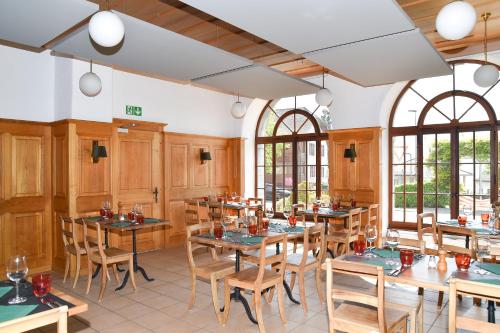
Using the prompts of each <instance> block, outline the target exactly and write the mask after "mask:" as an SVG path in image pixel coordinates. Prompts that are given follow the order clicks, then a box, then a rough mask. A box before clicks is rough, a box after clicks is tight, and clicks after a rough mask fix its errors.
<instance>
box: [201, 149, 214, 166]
mask: <svg viewBox="0 0 500 333" xmlns="http://www.w3.org/2000/svg"><path fill="white" fill-rule="evenodd" d="M200 160H201V164H205V163H207V161H211V160H212V156H211V155H210V152H209V151H205V150H204V149H203V148H202V149H201V151H200Z"/></svg>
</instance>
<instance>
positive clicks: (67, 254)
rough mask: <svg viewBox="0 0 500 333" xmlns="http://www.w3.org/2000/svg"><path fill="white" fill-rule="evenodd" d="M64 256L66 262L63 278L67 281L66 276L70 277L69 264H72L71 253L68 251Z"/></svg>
mask: <svg viewBox="0 0 500 333" xmlns="http://www.w3.org/2000/svg"><path fill="white" fill-rule="evenodd" d="M64 257H65V258H66V263H65V266H64V279H63V283H64V282H66V278H67V277H68V274H69V265H70V262H71V255H70V254H69V253H68V252H66V253H65V254H64Z"/></svg>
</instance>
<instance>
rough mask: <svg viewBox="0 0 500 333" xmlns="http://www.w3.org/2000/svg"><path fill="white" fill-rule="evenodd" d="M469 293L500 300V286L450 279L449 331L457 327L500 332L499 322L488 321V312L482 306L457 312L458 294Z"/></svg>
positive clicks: (487, 332) (468, 329) (454, 330)
mask: <svg viewBox="0 0 500 333" xmlns="http://www.w3.org/2000/svg"><path fill="white" fill-rule="evenodd" d="M459 295H468V296H473V297H475V298H479V299H487V300H490V301H496V302H498V301H500V286H497V285H493V284H488V283H480V282H474V281H466V280H461V279H457V278H451V279H450V301H449V304H448V307H449V309H448V311H449V312H448V332H450V333H455V332H456V331H457V328H459V329H464V330H467V331H473V332H483V333H489V332H498V324H495V323H489V322H486V321H485V320H484V319H485V318H487V316H486V314H484V315H483V314H482V313H481V312H483V311H481V309H480V308H471V309H469V311H467V312H465V313H463V314H461V315H458V314H457V296H459Z"/></svg>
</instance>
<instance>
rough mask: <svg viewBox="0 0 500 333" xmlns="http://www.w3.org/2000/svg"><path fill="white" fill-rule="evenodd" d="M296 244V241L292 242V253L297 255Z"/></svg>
mask: <svg viewBox="0 0 500 333" xmlns="http://www.w3.org/2000/svg"><path fill="white" fill-rule="evenodd" d="M297 243H298V242H297V240H296V239H294V241H293V253H297Z"/></svg>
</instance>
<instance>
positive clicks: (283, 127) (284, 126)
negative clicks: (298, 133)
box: [276, 117, 293, 135]
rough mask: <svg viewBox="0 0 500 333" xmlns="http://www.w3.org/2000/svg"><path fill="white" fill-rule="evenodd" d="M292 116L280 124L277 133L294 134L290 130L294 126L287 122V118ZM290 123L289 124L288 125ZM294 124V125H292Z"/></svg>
mask: <svg viewBox="0 0 500 333" xmlns="http://www.w3.org/2000/svg"><path fill="white" fill-rule="evenodd" d="M289 118H290V117H288V118H286V119H285V120H284V121H283V122H282V123H281V124H280V125H279V126H278V130H277V131H276V135H291V134H292V131H290V129H291V128H293V127H290V125H289V124H286V123H287V120H288V119H289ZM287 125H288V126H287ZM292 126H293V125H292Z"/></svg>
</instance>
